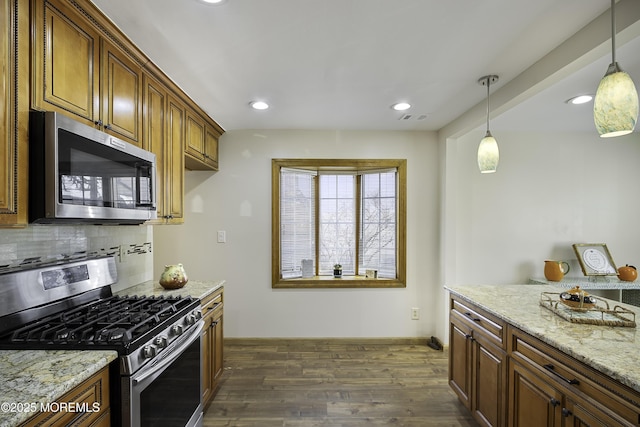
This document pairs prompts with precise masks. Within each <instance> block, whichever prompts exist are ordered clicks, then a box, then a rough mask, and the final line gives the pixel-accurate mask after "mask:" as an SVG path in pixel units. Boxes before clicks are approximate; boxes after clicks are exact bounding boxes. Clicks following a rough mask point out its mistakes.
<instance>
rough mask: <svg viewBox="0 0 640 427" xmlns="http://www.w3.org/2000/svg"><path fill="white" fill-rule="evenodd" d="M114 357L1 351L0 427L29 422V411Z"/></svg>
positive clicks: (113, 354)
mask: <svg viewBox="0 0 640 427" xmlns="http://www.w3.org/2000/svg"><path fill="white" fill-rule="evenodd" d="M117 357H118V353H117V352H116V351H111V350H95V351H94V350H89V351H82V350H80V351H68V350H0V404H1V405H2V406H1V408H0V427H9V426H15V425H18V424H20V423H22V422H24V421H26V420H28V419H29V418H31V417H32V416H33V415H35V412H32V411H31V408H33V407H36V408H37V409H38V411H39V409H40V405H41V404H42V405H46V404H48V403H52V402H54V401H55V400H56V399H58V398H60V397H61V396H62V395H64V394H65V393H67V392H68V391H70V390H71V389H73V388H74V387H76V386H77V385H78V384H80V383H81V382H82V381H84V380H86V379H87V378H89V377H91V376H92V375H93V374H95V373H96V372H98V371H100V370H101V369H102V368H104V367H105V366H108V365H109V363H111V362H112V361H113V360H115V359H116V358H117ZM7 404H8V405H12V404H14V405H13V406H7ZM22 405H27V407H28V408H29V411H26V410H25V408H24V407H23V406H22Z"/></svg>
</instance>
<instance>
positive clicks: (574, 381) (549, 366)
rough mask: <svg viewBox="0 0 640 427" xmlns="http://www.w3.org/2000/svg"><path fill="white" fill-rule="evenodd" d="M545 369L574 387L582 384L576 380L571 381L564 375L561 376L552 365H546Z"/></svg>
mask: <svg viewBox="0 0 640 427" xmlns="http://www.w3.org/2000/svg"><path fill="white" fill-rule="evenodd" d="M544 369H546V370H547V371H549V372H551V373H552V374H553V375H555V376H556V377H558V378H560V379H561V380H562V381H564V382H566V383H569V384H572V385H578V384H580V381H578V380H576V379H575V378H574V379H572V380H570V379H569V378H565V377H563V376H562V375H560V374H559V373H557V372H556V371H555V367H554V366H553V365H552V364H548V365H544Z"/></svg>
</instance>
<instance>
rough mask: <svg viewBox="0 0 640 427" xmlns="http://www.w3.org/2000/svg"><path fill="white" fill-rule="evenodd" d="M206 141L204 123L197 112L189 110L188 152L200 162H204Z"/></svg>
mask: <svg viewBox="0 0 640 427" xmlns="http://www.w3.org/2000/svg"><path fill="white" fill-rule="evenodd" d="M204 140H205V127H204V121H203V120H202V118H201V117H200V116H199V115H198V114H196V112H195V111H193V110H192V109H190V108H188V109H187V145H186V147H185V149H186V152H187V153H188V154H190V155H192V156H193V157H195V158H197V159H198V160H204Z"/></svg>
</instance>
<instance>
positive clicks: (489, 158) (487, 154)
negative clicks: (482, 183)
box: [478, 75, 500, 173]
mask: <svg viewBox="0 0 640 427" xmlns="http://www.w3.org/2000/svg"><path fill="white" fill-rule="evenodd" d="M497 81H498V76H495V75H489V76H484V77H480V79H479V80H478V84H481V85H482V86H486V87H487V133H486V135H485V136H484V138H482V141H480V145H479V146H478V167H479V168H480V173H493V172H495V171H496V170H497V169H498V161H499V160H500V151H499V150H498V142H497V141H496V139H495V138H494V137H493V135H491V132H490V131H489V89H490V87H491V83H495V82H497Z"/></svg>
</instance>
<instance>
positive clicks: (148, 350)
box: [142, 345, 156, 359]
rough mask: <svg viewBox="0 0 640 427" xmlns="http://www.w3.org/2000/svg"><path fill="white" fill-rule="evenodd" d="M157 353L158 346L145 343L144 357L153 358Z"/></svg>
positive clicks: (143, 348)
mask: <svg viewBox="0 0 640 427" xmlns="http://www.w3.org/2000/svg"><path fill="white" fill-rule="evenodd" d="M155 355H156V348H155V347H152V346H150V345H145V346H144V347H142V357H143V358H145V359H151V358H152V357H155Z"/></svg>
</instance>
